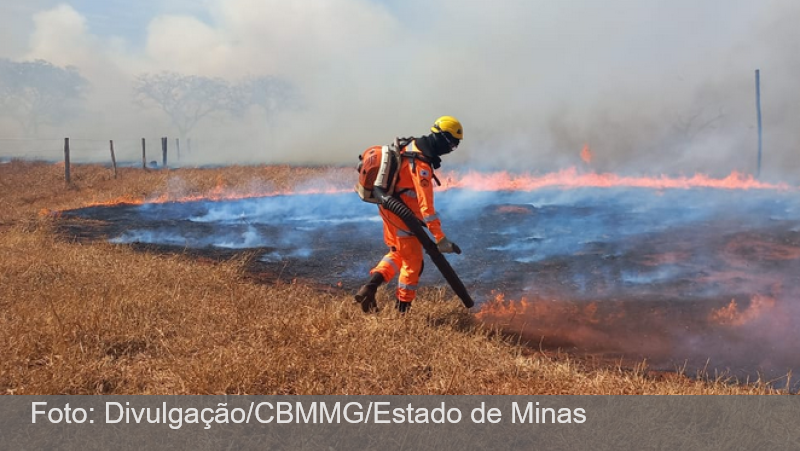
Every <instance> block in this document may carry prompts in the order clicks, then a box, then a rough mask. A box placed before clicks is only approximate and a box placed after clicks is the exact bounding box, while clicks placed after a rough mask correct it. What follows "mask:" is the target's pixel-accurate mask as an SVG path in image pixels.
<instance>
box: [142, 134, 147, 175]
mask: <svg viewBox="0 0 800 451" xmlns="http://www.w3.org/2000/svg"><path fill="white" fill-rule="evenodd" d="M144 149H145V146H144V138H142V169H147V155H146V153H145V150H144Z"/></svg>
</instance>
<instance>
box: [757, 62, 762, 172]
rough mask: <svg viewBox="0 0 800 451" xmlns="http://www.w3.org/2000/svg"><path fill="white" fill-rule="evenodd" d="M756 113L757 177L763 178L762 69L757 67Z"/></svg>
mask: <svg viewBox="0 0 800 451" xmlns="http://www.w3.org/2000/svg"><path fill="white" fill-rule="evenodd" d="M756 114H758V170H757V172H756V178H761V137H762V130H761V71H760V70H758V69H756Z"/></svg>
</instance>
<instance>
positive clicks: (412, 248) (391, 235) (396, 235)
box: [369, 207, 423, 302]
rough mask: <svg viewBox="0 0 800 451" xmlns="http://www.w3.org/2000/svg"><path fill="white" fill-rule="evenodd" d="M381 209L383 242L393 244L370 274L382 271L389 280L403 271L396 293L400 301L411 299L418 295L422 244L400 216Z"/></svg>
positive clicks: (385, 278)
mask: <svg viewBox="0 0 800 451" xmlns="http://www.w3.org/2000/svg"><path fill="white" fill-rule="evenodd" d="M379 210H380V214H381V217H382V218H383V241H384V242H385V243H386V245H387V246H388V247H389V253H387V254H386V255H384V256H383V259H382V260H381V261H380V262H379V263H378V265H377V266H375V267H374V268H373V269H372V270H371V271H370V272H369V273H370V274H375V273H380V274H381V275H383V279H384V280H385V281H386V282H389V281H390V280H392V279H393V278H394V276H395V275H396V274H397V273H398V272H399V273H400V278H399V279H398V281H397V292H396V294H395V295H396V297H397V300H398V301H400V302H411V301H413V300H414V298H415V297H417V284H418V283H419V276H420V274H421V273H422V263H423V254H422V244H421V243H420V242H419V239H417V237H415V236H414V235H413V234H412V233H411V232H410V231H409V230H407V228H406V225H405V224H404V223H403V220H402V219H400V218H399V217H398V216H397V215H395V214H394V213H392V212H391V211H389V210H386V209H384V208H383V207H380V208H379Z"/></svg>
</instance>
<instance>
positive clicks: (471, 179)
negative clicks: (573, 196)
mask: <svg viewBox="0 0 800 451" xmlns="http://www.w3.org/2000/svg"><path fill="white" fill-rule="evenodd" d="M584 149H585V150H587V151H588V147H585V148H584ZM588 152H591V151H588ZM590 155H591V153H590ZM440 180H441V181H442V186H441V187H440V189H444V190H446V189H468V190H473V191H535V190H537V189H543V188H549V187H558V188H565V189H569V188H585V187H595V188H611V187H633V188H652V189H690V188H717V189H731V190H734V189H745V190H746V189H765V190H782V191H785V190H789V189H792V188H791V187H790V186H789V185H786V184H772V183H765V182H760V181H758V180H755V179H754V178H753V177H752V176H750V175H744V174H740V173H738V172H732V173H731V174H730V175H728V176H727V177H725V178H721V179H717V178H713V177H710V176H708V175H705V174H695V175H694V176H692V177H668V176H665V175H661V176H660V177H629V176H621V175H617V174H611V173H600V174H599V173H595V172H590V173H579V172H578V171H577V169H576V168H574V167H573V168H569V169H564V170H561V171H558V172H552V173H548V174H544V175H532V174H511V173H509V172H506V171H501V172H494V173H479V172H474V171H470V172H467V173H464V174H461V173H455V172H446V173H444V174H443V176H440ZM349 191H351V189H349V188H343V187H341V186H340V185H334V184H329V186H327V187H324V188H312V189H299V190H297V189H282V190H244V191H243V190H241V189H236V188H231V187H227V186H226V184H225V180H224V179H222V178H218V179H217V184H216V185H215V186H214V188H212V189H210V190H209V191H208V192H206V193H201V194H192V195H176V194H170V193H164V194H160V195H157V196H154V197H145V196H133V195H124V196H121V197H117V198H114V199H109V200H94V201H92V202H89V203H88V204H87V205H85V206H87V207H94V206H114V205H122V204H127V205H141V204H145V203H152V204H161V203H167V202H194V201H222V200H239V199H249V198H254V197H274V196H288V195H303V194H340V193H345V192H349Z"/></svg>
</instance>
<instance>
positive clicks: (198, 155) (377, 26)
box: [0, 0, 800, 179]
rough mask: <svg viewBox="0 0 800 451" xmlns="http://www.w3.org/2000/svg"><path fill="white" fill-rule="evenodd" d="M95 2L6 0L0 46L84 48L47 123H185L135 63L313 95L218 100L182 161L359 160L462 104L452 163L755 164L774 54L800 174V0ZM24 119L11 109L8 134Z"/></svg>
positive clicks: (786, 129) (783, 152)
mask: <svg viewBox="0 0 800 451" xmlns="http://www.w3.org/2000/svg"><path fill="white" fill-rule="evenodd" d="M93 3H94V4H93ZM97 3H100V2H88V1H82V0H73V1H68V2H62V3H57V2H55V1H52V0H36V1H28V2H25V3H24V4H22V3H19V2H17V3H13V4H9V5H5V6H3V12H4V14H2V15H1V17H2V18H0V21H2V23H0V30H1V31H0V33H2V37H3V39H0V57H3V58H7V59H10V60H14V61H23V60H33V59H44V60H47V61H49V62H51V63H53V64H55V65H58V66H69V65H71V66H75V67H77V68H78V69H79V70H80V72H81V74H82V75H83V76H84V77H86V78H87V79H88V80H89V81H90V83H91V86H92V88H91V90H90V91H89V92H88V94H87V99H86V100H87V105H86V108H85V110H84V111H83V112H82V113H81V114H80V115H76V116H75V117H73V118H70V120H69V121H67V122H65V123H64V124H61V125H59V126H58V127H51V128H49V129H47V130H42V131H40V132H39V133H40V136H38V138H61V137H63V136H67V135H68V136H73V137H79V138H87V139H97V140H108V139H117V140H125V139H128V140H131V144H130V146H129V147H130V148H131V150H130V153H131V154H132V156H131V159H133V158H134V157H135V155H136V148H135V145H134V144H133V140H136V139H139V138H140V137H143V136H148V137H154V138H155V137H160V136H177V131H176V130H174V129H173V127H172V126H171V125H170V123H169V120H168V118H167V117H165V116H164V115H163V114H162V113H160V112H159V111H158V110H154V109H150V110H142V109H139V108H137V107H136V106H135V105H134V104H133V102H132V93H131V86H132V82H133V80H134V79H135V77H136V76H138V75H140V74H143V73H161V72H164V71H168V72H176V73H181V74H187V75H199V76H205V77H219V78H222V79H225V80H228V81H230V82H236V81H239V80H242V79H245V78H247V77H257V76H275V77H280V78H281V79H283V80H287V81H288V82H290V83H292V84H293V85H294V86H296V87H297V88H298V90H299V91H300V92H301V93H302V95H303V108H301V109H298V110H292V111H287V112H284V113H283V114H279V115H275V117H273V118H272V119H271V120H268V119H267V118H266V117H265V116H264V115H262V114H258V113H257V112H252V111H251V112H250V114H244V115H241V116H239V117H224V118H221V117H219V118H214V117H209V118H208V119H207V120H205V122H203V123H202V124H201V125H200V126H198V127H197V128H196V129H195V130H194V131H193V133H192V135H193V136H192V138H193V142H194V148H193V154H191V155H188V156H187V155H184V160H183V162H184V163H185V164H205V163H208V164H222V163H231V162H247V163H276V162H288V163H312V164H350V163H351V161H352V159H353V157H354V155H356V154H357V153H359V152H360V151H361V150H363V149H364V148H366V147H368V146H370V145H374V144H376V143H385V142H388V141H389V140H391V139H392V138H393V137H394V136H396V135H419V134H422V133H425V132H426V131H427V128H428V126H429V125H430V123H431V122H432V121H433V119H434V118H435V117H437V116H439V115H443V114H451V115H455V116H457V117H459V118H460V119H461V120H462V121H463V123H464V124H465V131H466V140H465V142H464V145H463V146H462V147H461V149H460V150H459V152H458V153H457V154H456V155H454V156H453V157H452V158H451V159H450V161H448V163H451V164H452V163H456V164H461V165H467V166H470V167H479V168H486V169H497V168H514V169H523V170H531V171H537V172H541V171H551V170H557V169H561V168H564V167H569V166H586V163H584V162H583V161H582V160H581V158H580V153H581V150H582V149H583V148H584V146H585V145H587V144H588V145H589V146H590V148H591V150H592V153H593V159H592V162H591V165H589V167H588V169H591V170H597V171H601V172H620V173H629V172H636V173H642V172H645V173H661V172H665V173H672V174H674V173H686V174H692V173H695V172H698V171H699V172H707V173H710V174H712V175H725V174H727V173H729V172H731V171H733V170H738V171H743V172H746V173H754V172H755V171H756V161H757V160H756V151H757V131H756V112H755V87H754V70H755V69H760V70H761V73H762V85H763V86H762V92H763V99H762V103H763V109H764V159H763V172H762V175H763V176H764V177H765V178H769V179H791V178H793V177H796V176H795V175H794V174H796V173H797V168H798V160H797V158H796V157H795V154H796V148H797V146H798V144H800V135H799V134H800V132H798V131H797V130H798V128H797V127H796V126H795V125H794V124H795V123H796V118H797V116H798V113H800V111H798V110H799V109H800V106H799V105H800V98H798V97H799V96H800V89H798V83H800V82H798V79H797V77H796V74H797V73H798V71H797V69H798V67H800V52H797V51H796V50H797V49H796V47H797V42H800V39H799V38H800V36H798V34H800V31H798V28H797V27H796V23H797V19H798V18H800V5H798V4H797V2H794V1H791V0H765V1H760V2H752V1H746V0H735V1H723V0H709V1H704V2H695V1H690V0H678V1H675V0H670V1H667V0H652V1H644V2H643V1H636V0H612V1H609V2H596V1H592V0H577V1H571V2H568V3H564V2H549V1H544V0H536V1H522V0H512V1H507V2H502V3H501V4H498V3H496V2H467V3H464V2H456V1H453V0H440V1H437V2H427V1H426V2H423V1H421V0H412V1H405V2H399V1H394V0H384V1H378V0H330V1H313V0H309V1H301V2H285V1H279V0H268V1H256V0H224V1H223V0H207V1H204V2H185V1H178V0H173V1H167V2H156V1H154V0H146V1H142V2H138V3H137V4H136V6H132V5H130V4H123V3H120V2H102V5H97ZM19 134H20V130H18V127H15V125H14V123H13V122H12V121H9V120H7V118H3V119H0V136H2V137H12V138H13V137H18V136H19ZM56 145H57V142H56ZM14 150H15V149H8V148H4V149H3V154H9V153H13V152H14ZM56 150H57V148H56ZM56 155H57V152H56Z"/></svg>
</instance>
